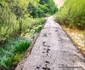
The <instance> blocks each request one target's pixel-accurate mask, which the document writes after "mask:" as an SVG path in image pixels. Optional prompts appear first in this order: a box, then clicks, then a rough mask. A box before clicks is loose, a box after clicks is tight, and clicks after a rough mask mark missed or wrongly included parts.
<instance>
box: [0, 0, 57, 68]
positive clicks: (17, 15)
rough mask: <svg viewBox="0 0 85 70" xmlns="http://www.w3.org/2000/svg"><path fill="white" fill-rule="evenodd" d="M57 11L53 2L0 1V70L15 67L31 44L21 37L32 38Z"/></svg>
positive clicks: (48, 0)
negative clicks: (47, 18) (46, 18)
mask: <svg viewBox="0 0 85 70" xmlns="http://www.w3.org/2000/svg"><path fill="white" fill-rule="evenodd" d="M57 10H58V9H57V8H56V6H55V4H54V2H53V0H0V70H13V69H14V68H15V67H16V64H17V63H18V62H19V61H20V60H21V58H22V57H23V55H24V52H25V51H26V50H27V48H28V47H29V45H30V44H31V42H30V39H26V38H27V37H26V38H23V36H25V34H26V33H28V34H29V36H30V37H28V38H32V37H34V35H35V34H36V33H38V32H39V31H40V30H41V28H42V27H43V23H44V21H45V19H44V17H47V16H49V15H52V14H54V13H55V12H56V11H57ZM1 68H2V69H1Z"/></svg>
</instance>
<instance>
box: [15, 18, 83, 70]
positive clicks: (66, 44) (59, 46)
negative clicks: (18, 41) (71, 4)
mask: <svg viewBox="0 0 85 70" xmlns="http://www.w3.org/2000/svg"><path fill="white" fill-rule="evenodd" d="M33 46H34V47H33V49H32V52H31V54H30V55H29V57H26V58H25V59H24V60H23V61H22V62H21V63H20V64H19V65H18V66H17V68H16V69H15V70H85V59H84V57H83V56H82V55H81V53H80V52H79V50H77V49H76V48H75V46H74V44H73V43H72V41H71V40H70V38H69V37H68V36H67V34H66V33H65V32H64V31H63V29H62V28H61V26H60V25H59V24H58V23H56V22H55V21H54V20H53V17H49V18H48V20H47V21H46V23H45V26H44V27H43V29H42V30H41V33H40V35H39V37H38V39H37V40H36V42H35V44H34V45H33Z"/></svg>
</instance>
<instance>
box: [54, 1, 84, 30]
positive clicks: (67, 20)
mask: <svg viewBox="0 0 85 70" xmlns="http://www.w3.org/2000/svg"><path fill="white" fill-rule="evenodd" d="M84 8H85V1H83V0H81V1H80V0H66V1H65V3H64V5H63V7H62V8H61V9H60V10H59V11H58V13H56V15H55V17H56V21H57V22H59V23H61V24H66V25H68V26H69V27H71V28H78V29H82V30H84V29H85V9H84Z"/></svg>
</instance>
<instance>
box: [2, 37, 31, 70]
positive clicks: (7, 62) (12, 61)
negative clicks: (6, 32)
mask: <svg viewBox="0 0 85 70" xmlns="http://www.w3.org/2000/svg"><path fill="white" fill-rule="evenodd" d="M30 44H31V41H30V40H29V39H27V38H24V37H17V38H16V39H11V40H9V41H8V42H7V44H5V45H4V46H3V47H2V48H0V66H2V67H3V70H13V66H16V65H17V63H18V62H19V61H20V60H21V58H22V57H23V55H24V53H25V51H26V50H27V49H28V47H29V46H30Z"/></svg>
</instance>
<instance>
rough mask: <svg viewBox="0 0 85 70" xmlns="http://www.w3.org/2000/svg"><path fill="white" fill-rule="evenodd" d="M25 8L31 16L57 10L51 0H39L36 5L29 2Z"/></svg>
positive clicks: (42, 15)
mask: <svg viewBox="0 0 85 70" xmlns="http://www.w3.org/2000/svg"><path fill="white" fill-rule="evenodd" d="M27 9H28V12H29V13H30V15H31V16H32V17H33V18H36V17H44V16H46V14H49V15H52V14H54V13H55V12H56V11H58V9H57V8H56V6H55V4H54V2H53V0H46V1H43V0H40V1H39V4H38V5H37V6H36V5H34V4H33V3H31V2H30V3H29V4H28V8H27Z"/></svg>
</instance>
